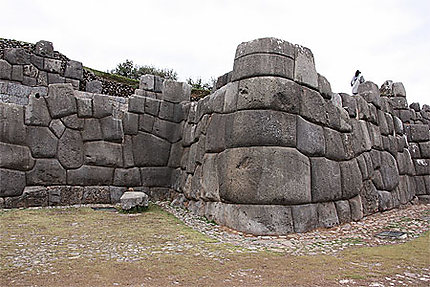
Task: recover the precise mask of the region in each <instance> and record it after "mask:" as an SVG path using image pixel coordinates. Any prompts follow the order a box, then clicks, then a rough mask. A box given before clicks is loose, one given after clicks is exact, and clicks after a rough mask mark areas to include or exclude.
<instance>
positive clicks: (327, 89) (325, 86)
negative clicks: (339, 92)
mask: <svg viewBox="0 0 430 287" xmlns="http://www.w3.org/2000/svg"><path fill="white" fill-rule="evenodd" d="M318 91H319V92H320V94H321V96H323V97H324V98H325V99H328V100H330V99H331V94H332V92H331V85H330V82H329V81H328V80H327V79H326V77H324V76H323V75H320V74H318Z"/></svg>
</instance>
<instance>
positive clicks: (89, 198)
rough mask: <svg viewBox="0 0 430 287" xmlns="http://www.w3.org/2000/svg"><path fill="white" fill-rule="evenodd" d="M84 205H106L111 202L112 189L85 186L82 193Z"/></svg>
mask: <svg viewBox="0 0 430 287" xmlns="http://www.w3.org/2000/svg"><path fill="white" fill-rule="evenodd" d="M82 203H83V204H102V203H104V204H106V203H111V201H110V188H109V187H108V186H85V187H84V190H83V193H82Z"/></svg>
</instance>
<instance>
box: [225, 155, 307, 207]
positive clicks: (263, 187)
mask: <svg viewBox="0 0 430 287" xmlns="http://www.w3.org/2000/svg"><path fill="white" fill-rule="evenodd" d="M217 161H218V163H217V165H218V176H219V182H220V196H221V198H222V199H223V200H224V201H226V202H234V203H240V204H301V203H309V202H311V183H310V176H311V175H310V163H309V159H308V158H307V157H306V156H304V155H303V154H301V153H299V152H298V151H297V150H296V149H293V148H281V147H246V148H234V149H227V150H225V151H224V152H222V153H221V154H219V155H218V159H217ZM239 179H240V180H239Z"/></svg>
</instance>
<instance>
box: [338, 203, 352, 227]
mask: <svg viewBox="0 0 430 287" xmlns="http://www.w3.org/2000/svg"><path fill="white" fill-rule="evenodd" d="M335 205H336V212H337V217H338V219H339V223H341V224H342V223H347V222H350V221H351V220H352V219H351V208H350V207H349V201H348V200H339V201H336V202H335Z"/></svg>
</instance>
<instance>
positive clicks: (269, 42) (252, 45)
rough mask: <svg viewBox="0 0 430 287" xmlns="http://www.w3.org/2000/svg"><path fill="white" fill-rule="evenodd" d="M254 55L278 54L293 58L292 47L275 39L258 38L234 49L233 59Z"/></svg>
mask: <svg viewBox="0 0 430 287" xmlns="http://www.w3.org/2000/svg"><path fill="white" fill-rule="evenodd" d="M256 53H263V54H278V55H282V56H285V57H289V58H294V45H293V44H291V43H289V42H287V41H284V40H281V39H276V38H260V39H255V40H252V41H248V42H243V43H241V44H240V45H239V46H237V49H236V55H235V57H234V58H235V59H237V58H240V57H243V56H246V55H250V54H256Z"/></svg>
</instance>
